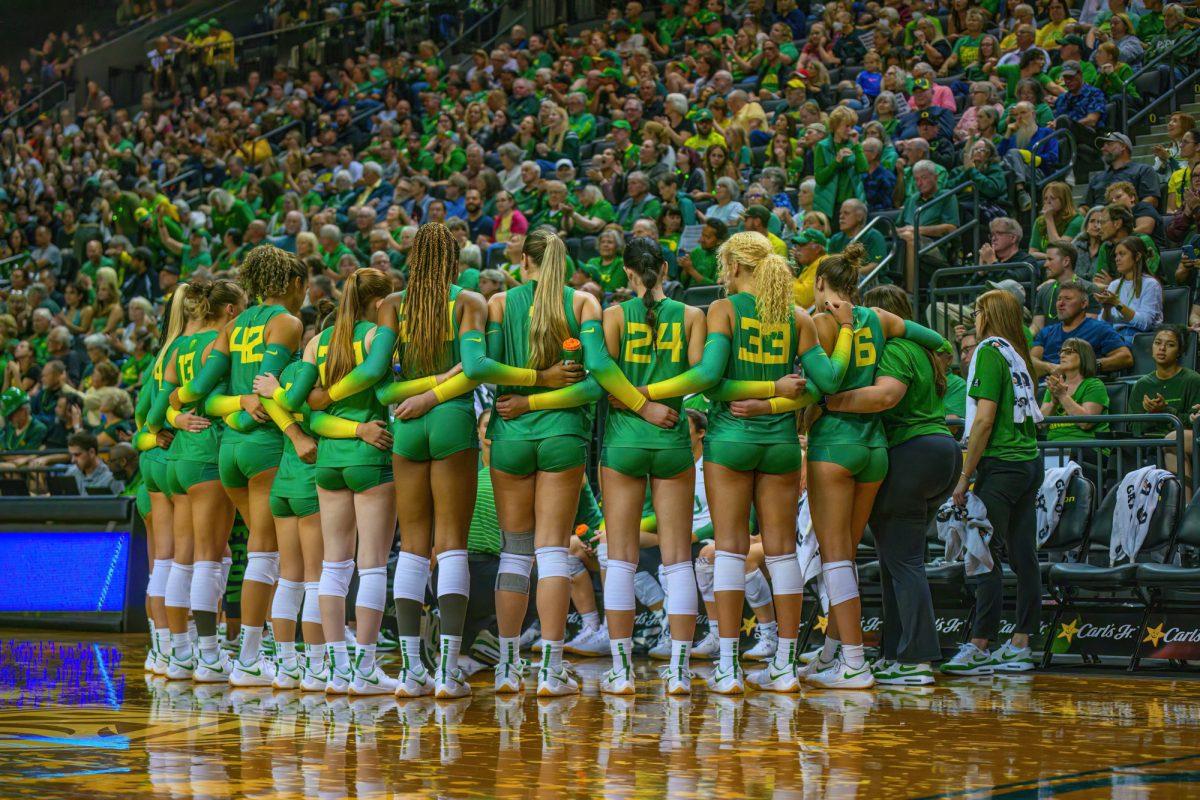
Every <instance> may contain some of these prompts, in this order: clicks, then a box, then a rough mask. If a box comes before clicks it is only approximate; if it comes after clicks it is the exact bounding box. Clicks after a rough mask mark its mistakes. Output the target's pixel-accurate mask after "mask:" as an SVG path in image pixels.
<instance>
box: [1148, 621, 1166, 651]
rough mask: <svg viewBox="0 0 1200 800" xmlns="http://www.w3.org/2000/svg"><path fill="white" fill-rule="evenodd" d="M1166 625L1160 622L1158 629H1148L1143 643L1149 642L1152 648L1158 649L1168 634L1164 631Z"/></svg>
mask: <svg viewBox="0 0 1200 800" xmlns="http://www.w3.org/2000/svg"><path fill="white" fill-rule="evenodd" d="M1165 624H1166V623H1164V622H1160V623H1158V625H1157V626H1156V627H1153V628H1150V627H1147V628H1146V636H1145V637H1144V638H1143V639H1142V641H1143V642H1149V643H1150V644H1151V645H1152V646H1154V647H1158V643H1159V642H1161V641H1162V640H1163V637H1165V636H1166V635H1167V634H1166V633H1165V632H1164V631H1163V626H1164V625H1165Z"/></svg>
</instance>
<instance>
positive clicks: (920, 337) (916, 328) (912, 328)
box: [902, 319, 950, 352]
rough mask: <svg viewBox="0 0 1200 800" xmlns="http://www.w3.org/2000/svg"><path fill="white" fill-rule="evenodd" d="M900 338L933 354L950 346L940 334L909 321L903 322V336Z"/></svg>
mask: <svg viewBox="0 0 1200 800" xmlns="http://www.w3.org/2000/svg"><path fill="white" fill-rule="evenodd" d="M902 338H905V339H908V340H909V341H910V342H916V343H917V344H919V345H921V347H924V348H925V349H926V350H933V351H935V352H937V351H938V350H943V349H945V348H947V347H949V346H950V343H949V342H947V341H946V340H945V339H943V338H942V335H941V334H940V333H938V332H937V331H935V330H931V329H930V328H926V327H925V326H924V325H920V324H918V323H916V322H913V321H912V320H911V319H906V320H904V336H903V337H902Z"/></svg>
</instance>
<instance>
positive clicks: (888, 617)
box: [826, 286, 962, 685]
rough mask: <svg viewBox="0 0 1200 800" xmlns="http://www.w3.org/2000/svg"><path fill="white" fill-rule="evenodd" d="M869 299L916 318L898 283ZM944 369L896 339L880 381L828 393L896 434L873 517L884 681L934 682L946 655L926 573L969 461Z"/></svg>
mask: <svg viewBox="0 0 1200 800" xmlns="http://www.w3.org/2000/svg"><path fill="white" fill-rule="evenodd" d="M863 302H864V303H865V304H866V305H868V306H874V307H878V308H883V309H885V310H887V311H890V312H892V313H893V314H895V315H897V316H899V317H901V318H903V319H911V318H912V307H911V306H910V305H909V302H908V295H906V294H905V293H904V291H903V290H902V289H900V288H899V287H896V286H881V287H879V288H877V289H872V290H871V291H870V292H868V293H867V295H866V297H865V298H864V299H863ZM944 370H945V361H944V360H942V359H941V358H940V357H939V356H937V355H935V354H933V353H931V352H929V351H928V350H926V349H925V348H923V347H921V346H920V345H918V344H916V343H915V342H910V341H908V340H907V339H890V340H888V343H887V345H886V346H885V347H884V349H883V354H882V355H881V357H880V359H879V364H878V366H877V367H876V368H875V383H874V384H873V385H872V386H868V387H865V388H862V389H855V390H854V391H851V392H846V393H844V394H839V395H835V396H834V397H831V398H829V399H828V400H827V401H826V405H827V406H828V407H829V408H831V409H833V410H835V411H857V412H860V413H879V414H880V419H881V420H882V423H883V428H884V432H885V433H886V434H887V439H888V462H889V463H888V474H887V478H885V479H884V482H883V485H882V486H881V487H880V488H879V494H878V495H877V496H876V497H875V506H874V508H873V509H872V510H871V520H870V525H871V532H872V534H874V536H875V548H876V550H878V552H879V570H880V579H881V581H882V584H883V642H882V651H883V652H882V656H883V657H882V659H881V660H880V661H877V662H876V663H875V665H873V667H872V671H873V672H874V674H875V680H876V681H877V682H879V683H882V684H906V685H921V684H927V683H932V682H933V669H932V667H931V666H930V664H931V662H933V661H934V660H936V659H938V658H940V657H941V647H940V645H939V644H938V635H937V628H936V627H935V621H934V615H933V598H932V596H931V595H930V592H929V581H928V580H927V578H926V577H925V531H926V530H927V529H928V528H929V524H930V523H931V522H932V521H933V517H934V514H935V513H936V512H937V509H938V506H940V505H941V504H942V503H943V502H945V500H946V498H947V497H949V496H950V492H951V491H953V489H954V483H955V481H956V480H957V479H958V474H959V471H960V470H961V468H962V453H961V452H960V450H959V447H958V443H957V442H956V441H954V438H953V437H952V436H951V435H950V429H949V428H947V427H946V413H945V410H944V409H943V405H942V396H943V395H944V394H945V393H946V374H945V371H944Z"/></svg>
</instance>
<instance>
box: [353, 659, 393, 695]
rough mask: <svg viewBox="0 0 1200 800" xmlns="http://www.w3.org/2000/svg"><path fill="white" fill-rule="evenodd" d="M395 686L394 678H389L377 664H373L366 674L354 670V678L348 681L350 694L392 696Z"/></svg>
mask: <svg viewBox="0 0 1200 800" xmlns="http://www.w3.org/2000/svg"><path fill="white" fill-rule="evenodd" d="M396 686H397V682H396V679H395V678H389V677H388V674H387V673H386V672H384V671H383V670H382V669H381V668H380V666H379V665H378V664H373V665H372V666H371V669H369V670H367V671H366V672H363V671H361V670H359V669H355V670H354V678H353V679H352V680H351V681H350V694H354V695H360V696H364V695H373V694H392V693H393V692H395V691H396Z"/></svg>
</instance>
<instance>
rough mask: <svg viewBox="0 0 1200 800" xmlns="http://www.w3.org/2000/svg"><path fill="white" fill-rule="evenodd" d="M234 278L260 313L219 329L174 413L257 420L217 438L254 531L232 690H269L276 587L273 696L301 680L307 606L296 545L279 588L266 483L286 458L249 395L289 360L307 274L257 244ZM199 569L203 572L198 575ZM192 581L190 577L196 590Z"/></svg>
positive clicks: (302, 442)
mask: <svg viewBox="0 0 1200 800" xmlns="http://www.w3.org/2000/svg"><path fill="white" fill-rule="evenodd" d="M239 277H240V279H241V283H242V286H243V287H244V289H245V290H246V292H247V293H248V295H249V296H250V298H251V299H256V300H258V301H259V303H258V305H254V306H251V307H250V308H248V309H246V310H245V311H243V312H242V313H240V314H239V315H238V316H237V318H236V319H234V320H232V321H230V322H229V324H228V325H227V326H225V327H224V328H222V329H221V331H220V333H219V335H218V336H217V338H216V341H215V343H214V345H213V348H212V352H211V353H210V355H209V356H208V359H207V360H206V362H205V365H204V369H203V370H202V371H201V372H200V373H198V374H197V376H196V378H195V379H194V380H193V381H190V382H189V383H186V384H184V385H183V386H181V387H180V388H179V389H178V390H177V392H176V393H175V397H174V398H172V405H173V406H177V405H178V404H181V403H187V402H192V401H195V400H199V399H201V398H209V399H208V401H207V402H206V404H205V409H206V410H207V411H209V412H210V413H214V414H216V415H218V416H221V417H225V416H226V415H228V414H231V413H236V411H237V410H238V408H244V409H245V410H246V411H248V412H249V413H250V415H251V416H252V418H253V419H252V420H250V421H249V424H248V425H246V426H245V429H244V430H238V429H237V428H232V427H227V428H226V430H225V432H224V433H223V435H222V439H221V451H220V462H219V464H220V477H221V484H222V485H223V486H224V487H225V492H226V494H228V495H229V499H230V500H231V501H232V502H233V504H234V505H235V506H236V507H237V510H238V512H239V513H240V514H241V516H242V520H243V521H245V523H246V525H247V527H248V528H249V531H250V536H249V540H248V542H247V563H246V573H245V576H244V578H243V582H242V604H241V605H242V641H241V649H240V652H239V653H238V657H237V659H236V660H235V662H234V665H233V670H232V672H231V674H230V675H229V682H230V683H231V684H233V685H234V686H270V685H272V684H273V683H275V679H276V674H275V673H276V666H275V664H274V663H273V662H272V661H271V660H270V659H268V658H265V657H263V656H262V653H261V645H262V634H263V625H264V624H265V623H266V619H267V612H268V606H269V605H270V604H271V602H272V601H271V593H272V591H273V590H275V584H276V581H279V587H278V590H275V599H274V604H273V605H274V609H273V610H274V612H275V613H273V614H272V616H273V617H277V618H278V619H280V620H282V621H283V625H284V627H285V629H286V630H287V631H290V632H291V636H290V637H285V639H284V640H283V641H282V643H281V647H280V650H279V654H280V663H281V664H282V665H284V668H285V669H284V672H285V674H284V675H283V676H282V677H281V678H280V684H281V685H279V686H277V688H294V687H295V686H298V685H299V682H300V678H301V675H300V672H299V667H298V663H297V661H296V653H295V619H296V617H297V616H298V615H299V613H300V606H301V603H302V602H303V599H304V585H303V571H304V567H303V559H302V558H301V555H300V551H299V548H298V547H292V548H290V549H289V552H288V553H287V559H288V576H290V577H285V578H284V579H283V580H281V581H280V580H279V579H280V552H279V546H278V542H277V541H276V536H275V520H274V517H273V516H272V514H271V502H270V497H271V484H272V483H273V481H274V480H275V474H276V472H277V470H278V467H279V462H280V459H281V458H282V456H283V439H284V435H283V434H281V433H280V430H279V428H278V427H277V426H276V425H275V424H272V422H271V420H270V418H269V416H268V413H267V411H266V409H265V408H264V407H263V401H262V400H261V399H260V398H259V397H258V396H257V395H255V394H254V380H255V377H256V376H259V375H273V376H276V377H277V376H278V375H279V373H281V372H282V371H283V368H284V367H286V366H287V365H288V364H290V363H291V362H292V361H293V360H294V359H295V357H296V353H297V351H298V350H299V348H300V336H301V334H302V333H303V331H304V326H303V324H302V323H301V322H300V319H299V316H298V314H299V313H300V306H301V304H302V303H303V302H304V297H305V294H306V292H307V291H308V273H307V271H306V270H305V268H304V265H303V264H302V263H301V262H300V259H299V258H297V257H296V256H294V255H292V254H290V253H287V252H285V251H283V250H280V249H279V248H277V247H273V246H271V245H263V246H260V247H256V248H254V249H253V250H251V251H250V252H249V253H248V254H247V255H246V257H245V259H243V261H242V264H241V266H240V267H239ZM219 382H225V383H226V393H225V394H226V397H227V398H228V400H227V401H226V402H225V403H224V404H223V403H222V402H221V401H219V400H216V399H212V398H211V395H212V393H213V391H214V389H215V387H216V386H217V384H218V383H219ZM267 402H274V401H267ZM289 432H290V433H289V435H290V436H292V437H295V438H293V441H292V445H293V447H297V446H299V447H305V448H307V447H311V446H312V444H313V442H312V440H311V439H308V438H307V437H305V436H304V434H303V433H302V432H301V431H300V429H299V428H295V427H294V426H289ZM301 437H303V438H301ZM292 544H293V545H295V544H296V543H295V542H294V541H293V542H292ZM201 565H203V566H201ZM204 567H207V571H203V570H204ZM196 568H197V569H198V570H202V571H201V572H198V573H197V577H198V578H200V579H201V580H204V579H205V577H204V576H206V575H215V574H216V571H215V570H216V568H215V567H214V566H213V565H212V564H211V563H209V562H199V561H198V562H197V567H196ZM196 579H197V578H193V585H195V582H196ZM199 625H200V621H199V620H198V621H197V626H199ZM202 635H203V632H202ZM277 641H278V640H277Z"/></svg>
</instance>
